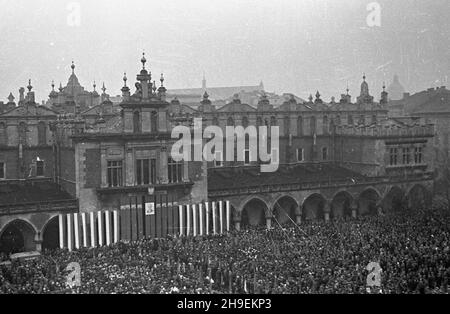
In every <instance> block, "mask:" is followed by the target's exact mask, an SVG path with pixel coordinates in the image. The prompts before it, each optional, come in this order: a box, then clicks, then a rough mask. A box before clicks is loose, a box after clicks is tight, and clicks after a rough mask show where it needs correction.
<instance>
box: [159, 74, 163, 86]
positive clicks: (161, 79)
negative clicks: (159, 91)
mask: <svg viewBox="0 0 450 314" xmlns="http://www.w3.org/2000/svg"><path fill="white" fill-rule="evenodd" d="M159 80H160V81H161V87H163V84H164V74H163V73H161V78H160V79H159Z"/></svg>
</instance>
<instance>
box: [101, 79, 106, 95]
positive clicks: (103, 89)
mask: <svg viewBox="0 0 450 314" xmlns="http://www.w3.org/2000/svg"><path fill="white" fill-rule="evenodd" d="M102 92H103V94H106V87H105V82H103V86H102Z"/></svg>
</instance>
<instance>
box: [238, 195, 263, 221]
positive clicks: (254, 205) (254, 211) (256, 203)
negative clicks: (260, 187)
mask: <svg viewBox="0 0 450 314" xmlns="http://www.w3.org/2000/svg"><path fill="white" fill-rule="evenodd" d="M267 210H268V207H267V205H266V203H265V202H263V201H262V200H260V199H259V198H254V199H251V200H250V201H248V202H247V203H246V204H245V205H244V209H243V210H242V214H241V224H242V227H243V228H248V227H256V226H264V225H265V217H266V212H267Z"/></svg>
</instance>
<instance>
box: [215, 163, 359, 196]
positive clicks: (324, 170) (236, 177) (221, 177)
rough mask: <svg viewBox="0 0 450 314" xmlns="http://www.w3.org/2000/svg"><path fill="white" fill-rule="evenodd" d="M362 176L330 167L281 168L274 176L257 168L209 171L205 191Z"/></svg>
mask: <svg viewBox="0 0 450 314" xmlns="http://www.w3.org/2000/svg"><path fill="white" fill-rule="evenodd" d="M363 177H364V176H363V175H362V174H359V173H357V172H354V171H352V170H349V169H346V168H343V167H340V166H337V165H333V164H324V163H321V164H296V165H281V166H280V168H279V169H278V171H276V172H267V173H263V172H260V169H259V167H246V168H242V167H241V168H215V169H208V189H209V190H211V191H213V190H222V189H230V188H245V187H257V186H261V185H278V184H296V183H307V182H317V181H333V180H343V179H348V180H351V179H358V178H363Z"/></svg>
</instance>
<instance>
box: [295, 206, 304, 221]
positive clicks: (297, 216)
mask: <svg viewBox="0 0 450 314" xmlns="http://www.w3.org/2000/svg"><path fill="white" fill-rule="evenodd" d="M297 206H298V205H297ZM302 213H303V206H302V205H300V206H298V212H296V215H295V222H296V223H297V224H298V225H299V224H301V223H302Z"/></svg>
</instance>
